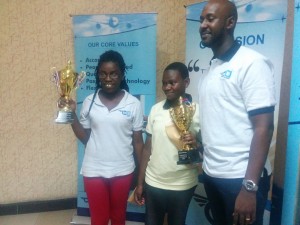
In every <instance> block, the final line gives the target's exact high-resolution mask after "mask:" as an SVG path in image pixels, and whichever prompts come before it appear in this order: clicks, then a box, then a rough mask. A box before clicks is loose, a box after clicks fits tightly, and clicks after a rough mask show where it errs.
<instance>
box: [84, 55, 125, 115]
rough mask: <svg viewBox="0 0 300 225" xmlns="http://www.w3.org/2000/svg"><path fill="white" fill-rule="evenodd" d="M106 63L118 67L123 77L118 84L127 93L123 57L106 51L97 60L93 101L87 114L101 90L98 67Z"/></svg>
mask: <svg viewBox="0 0 300 225" xmlns="http://www.w3.org/2000/svg"><path fill="white" fill-rule="evenodd" d="M107 62H113V63H115V64H117V65H118V67H119V69H120V71H121V74H122V76H123V79H122V81H121V83H120V88H121V89H124V90H126V91H127V92H129V87H128V84H127V82H126V79H125V73H126V64H125V61H124V59H123V56H122V55H121V54H120V53H119V52H117V51H113V50H108V51H106V52H104V53H103V54H101V55H100V58H99V60H98V65H97V67H96V70H95V78H96V90H95V93H94V95H93V99H92V102H91V104H90V107H89V111H88V114H89V113H90V111H91V108H92V106H93V103H94V101H95V98H96V95H97V93H98V90H99V89H100V88H101V82H100V79H99V75H98V74H99V69H100V67H101V65H102V64H103V63H107Z"/></svg>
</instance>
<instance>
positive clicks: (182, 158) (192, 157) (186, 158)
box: [177, 149, 201, 165]
mask: <svg viewBox="0 0 300 225" xmlns="http://www.w3.org/2000/svg"><path fill="white" fill-rule="evenodd" d="M178 158H179V160H178V161H177V165H185V164H199V163H200V162H201V160H200V155H199V152H198V150H197V149H191V150H188V151H185V150H182V151H178Z"/></svg>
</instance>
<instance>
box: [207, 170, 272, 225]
mask: <svg viewBox="0 0 300 225" xmlns="http://www.w3.org/2000/svg"><path fill="white" fill-rule="evenodd" d="M270 178H271V176H268V174H267V171H266V170H264V176H263V177H262V178H261V179H260V181H259V185H258V191H257V194H256V221H255V222H254V223H252V225H262V224H263V216H264V210H265V206H266V203H267V199H268V192H269V190H270ZM242 181H243V178H241V179H222V178H214V177H210V176H208V175H207V174H205V173H204V174H203V183H204V188H205V192H206V194H207V198H208V200H209V201H210V204H211V212H212V216H213V219H214V223H213V225H232V223H233V217H232V213H233V210H234V205H235V200H236V198H237V195H238V194H239V192H240V190H241V188H242Z"/></svg>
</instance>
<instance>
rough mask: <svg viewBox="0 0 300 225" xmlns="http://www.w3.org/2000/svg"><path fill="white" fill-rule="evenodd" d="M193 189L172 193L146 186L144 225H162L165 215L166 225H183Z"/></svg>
mask: <svg viewBox="0 0 300 225" xmlns="http://www.w3.org/2000/svg"><path fill="white" fill-rule="evenodd" d="M195 189H196V186H195V187H192V188H191V189H188V190H184V191H172V190H165V189H159V188H155V187H152V186H150V185H148V184H146V188H145V201H146V221H145V224H146V225H163V223H164V217H165V214H166V213H167V218H168V225H184V224H185V219H186V214H187V210H188V207H189V204H190V201H191V199H192V197H193V194H194V191H195Z"/></svg>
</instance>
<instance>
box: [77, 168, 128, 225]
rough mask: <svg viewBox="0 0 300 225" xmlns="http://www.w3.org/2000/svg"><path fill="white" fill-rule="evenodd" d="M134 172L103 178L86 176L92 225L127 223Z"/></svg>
mask: <svg viewBox="0 0 300 225" xmlns="http://www.w3.org/2000/svg"><path fill="white" fill-rule="evenodd" d="M132 179H133V174H129V175H126V176H120V177H113V178H102V177H84V178H83V181H84V188H85V191H86V193H87V198H88V203H89V209H90V215H91V225H108V222H109V220H110V221H111V225H125V221H126V207H127V199H128V194H129V189H130V185H131V182H132Z"/></svg>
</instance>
